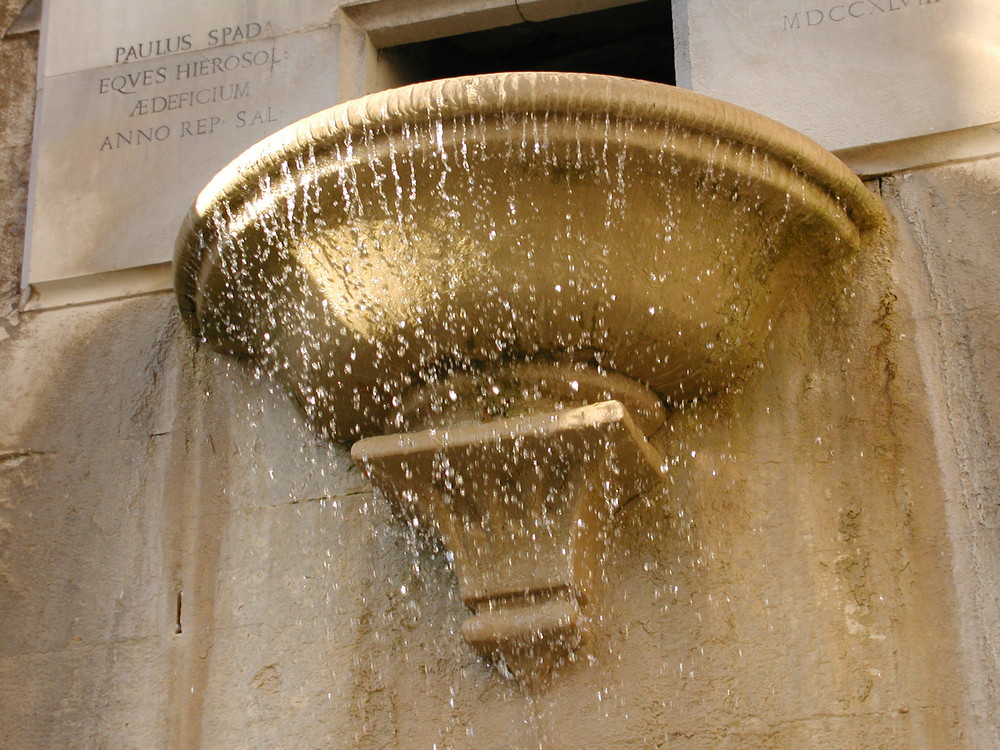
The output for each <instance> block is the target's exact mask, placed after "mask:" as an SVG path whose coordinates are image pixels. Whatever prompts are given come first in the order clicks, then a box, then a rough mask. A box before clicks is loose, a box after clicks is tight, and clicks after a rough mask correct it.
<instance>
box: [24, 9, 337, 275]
mask: <svg viewBox="0 0 1000 750" xmlns="http://www.w3.org/2000/svg"><path fill="white" fill-rule="evenodd" d="M172 12H173V11H172ZM336 59H337V38H336V35H335V34H333V33H332V32H331V31H330V30H328V29H322V30H319V31H313V32H308V33H301V34H291V35H287V36H282V37H279V38H271V39H256V40H253V41H250V42H246V43H242V44H238V45H228V46H225V47H222V48H220V49H218V50H216V51H211V52H202V51H193V52H184V53H181V54H178V55H170V56H168V57H164V58H158V59H156V60H153V61H138V62H128V63H122V64H119V65H112V66H110V67H101V68H93V69H90V70H85V71H82V72H78V73H68V74H66V75H60V76H57V77H53V78H48V79H46V82H45V85H44V89H43V91H42V93H41V95H40V98H39V115H38V117H39V120H38V137H37V143H36V146H35V147H36V150H37V158H36V164H35V167H34V172H33V180H34V184H35V194H34V201H33V204H32V207H31V215H30V217H29V225H30V227H31V230H30V232H31V239H30V247H29V251H28V257H29V261H28V262H29V279H30V281H31V282H32V283H38V282H44V281H51V280H55V279H63V278H68V277H76V276H84V275H89V274H96V273H102V272H106V271H114V270H118V269H123V268H134V267H138V266H145V265H150V264H155V263H163V262H166V261H169V260H170V259H171V258H172V256H173V242H174V238H175V236H176V233H177V227H178V225H179V223H180V220H181V218H182V217H183V215H184V211H185V210H186V209H187V207H188V206H189V205H190V204H191V203H192V201H193V200H194V199H195V197H196V195H197V193H198V191H199V190H200V188H201V186H202V185H204V184H205V183H206V182H207V181H208V179H209V178H210V177H211V176H212V175H213V174H214V173H215V172H216V171H218V170H219V169H220V168H222V167H223V166H224V165H225V164H226V163H227V162H228V161H229V160H231V159H233V158H234V157H235V156H237V155H238V154H239V153H240V152H241V151H242V150H243V149H245V148H247V147H248V146H250V145H251V144H253V143H255V142H257V141H258V140H261V139H262V138H264V137H265V136H267V135H269V134H271V133H272V132H274V131H275V130H276V129H278V128H280V127H282V126H284V125H287V124H288V123H291V122H294V121H296V120H298V119H299V118H301V117H304V116H305V115H307V114H310V113H312V112H314V111H315V110H317V109H321V108H323V107H324V106H329V105H331V104H333V103H334V102H335V101H336V92H337V75H336V73H335V67H334V66H335V63H336Z"/></svg>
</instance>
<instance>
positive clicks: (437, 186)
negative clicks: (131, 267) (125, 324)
mask: <svg viewBox="0 0 1000 750" xmlns="http://www.w3.org/2000/svg"><path fill="white" fill-rule="evenodd" d="M881 215H882V213H881V208H880V206H879V204H878V202H877V201H876V199H875V198H874V197H873V196H872V195H871V194H870V193H869V192H868V191H867V190H866V189H865V188H864V186H863V185H862V184H861V182H860V181H859V180H858V178H857V177H856V176H855V175H854V174H852V173H851V172H850V171H849V170H848V169H847V168H846V167H845V166H844V165H843V164H842V163H841V162H839V161H838V160H837V159H836V158H834V157H833V156H832V155H830V154H829V153H827V152H826V151H824V150H823V149H822V148H820V147H819V146H817V145H816V144H815V143H813V142H812V141H810V140H808V139H807V138H805V137H804V136H802V135H800V134H798V133H796V132H794V131H791V130H789V129H788V128H785V127H783V126H781V125H779V124H777V123H775V122H773V121H771V120H768V119H766V118H764V117H761V116H759V115H756V114H753V113H751V112H749V111H747V110H744V109H741V108H739V107H736V106H733V105H730V104H726V103H723V102H719V101H716V100H713V99H710V98H707V97H704V96H700V95H698V94H694V93H692V92H689V91H685V90H681V89H677V88H673V87H670V86H664V85H660V84H654V83H648V82H642V81H635V80H628V79H621V78H612V77H606V76H595V75H577V74H562V73H505V74H496V75H486V76H475V77H468V78H455V79H449V80H444V81H433V82H429V83H421V84H417V85H414V86H409V87H406V88H402V89H395V90H390V91H385V92H381V93H378V94H373V95H370V96H367V97H364V98H362V99H358V100H356V101H352V102H347V103H345V104H341V105H338V106H336V107H333V108H331V109H328V110H325V111H323V112H319V113H318V114H316V115H313V116H311V117H309V118H306V119H305V120H302V121H300V122H298V123H296V124H294V125H291V126H289V127H287V128H285V129H284V130H281V131H280V132H278V133H276V134H275V135H274V136H272V137H270V138H268V139H267V140H265V141H263V142H261V143H260V144H258V145H257V146H255V147H253V148H251V149H250V150H248V151H247V152H246V153H244V154H243V155H242V156H240V157H239V158H238V159H236V160H235V161H233V162H232V163H231V164H230V165H229V166H227V167H226V168H225V169H224V170H222V172H220V173H219V175H218V176H217V177H216V178H215V179H214V180H213V181H212V182H211V183H210V184H209V185H208V186H207V187H206V188H205V190H204V191H202V193H201V194H200V195H199V197H198V199H197V201H196V203H195V205H194V207H193V208H192V210H191V212H190V214H189V215H188V217H187V219H186V221H185V223H184V226H183V228H182V230H181V232H180V235H179V237H178V241H177V251H176V289H177V294H178V297H179V300H180V306H181V310H182V312H183V315H184V317H185V319H186V321H187V324H188V325H189V327H190V328H191V329H192V331H193V332H194V333H195V334H196V335H197V336H199V337H201V338H202V339H203V340H205V341H207V342H208V343H209V344H211V345H212V346H213V347H214V348H216V349H219V350H222V351H226V352H230V353H234V354H237V355H241V356H247V357H250V358H252V359H253V360H254V361H255V362H256V363H257V365H258V366H259V367H260V368H262V369H263V370H264V371H265V372H267V373H269V374H270V375H271V376H272V377H273V378H274V379H275V380H277V381H278V382H279V383H280V384H281V385H282V386H283V387H284V388H285V389H286V390H287V391H288V392H289V393H290V394H292V395H293V396H294V398H296V399H297V400H298V402H299V403H300V404H301V405H302V407H303V408H304V409H305V411H306V413H307V414H308V415H309V417H310V418H311V420H312V421H313V422H314V424H315V425H316V426H317V428H318V429H320V430H322V431H323V432H325V433H326V434H328V435H330V436H332V437H333V438H335V439H339V440H349V439H352V438H357V437H365V436H372V435H380V434H383V433H385V432H400V431H403V430H411V429H420V428H423V427H427V426H428V425H429V424H433V421H434V420H433V418H432V417H433V415H431V416H428V414H429V413H432V412H433V413H438V412H443V411H446V410H447V408H448V402H449V399H451V400H455V399H457V398H458V396H461V395H463V394H462V393H456V389H452V388H450V387H449V386H448V383H449V381H450V379H453V378H457V379H459V380H461V382H463V383H465V384H468V382H469V381H470V378H471V379H472V380H476V379H477V378H478V379H479V380H478V381H477V385H476V386H475V387H474V388H473V389H472V391H473V392H475V393H476V394H478V395H477V397H476V399H475V400H476V404H474V405H472V406H471V407H469V408H467V409H466V410H465V412H464V413H463V414H464V415H463V417H462V418H463V419H466V418H473V419H474V418H476V417H475V413H478V412H481V413H482V416H483V418H489V417H492V416H495V415H496V414H495V413H494V412H500V413H503V414H506V411H507V410H508V408H509V402H510V399H508V400H506V401H504V400H503V398H501V397H502V396H503V394H502V393H500V391H501V386H502V387H504V388H506V387H515V388H517V389H520V390H521V394H520V396H521V397H523V398H527V399H528V400H531V398H532V395H531V394H528V393H527V391H526V390H525V386H524V384H523V379H519V378H517V377H513V378H510V377H505V376H498V378H499V379H498V380H496V381H494V380H492V379H491V378H492V377H493V376H492V375H490V373H494V372H501V371H504V368H509V367H510V366H511V363H514V364H515V365H517V366H521V365H523V366H525V367H535V368H542V369H543V370H545V369H546V368H548V369H547V370H546V371H547V372H549V373H550V378H551V380H552V381H559V382H558V383H555V384H554V385H552V386H551V387H549V386H545V385H543V386H542V388H541V390H542V391H546V392H548V391H560V392H561V391H565V390H566V389H567V387H569V386H572V387H573V388H576V387H577V379H576V377H575V375H574V373H576V372H584V371H585V372H586V373H588V377H589V380H587V379H586V378H581V379H580V380H581V381H586V382H588V383H591V382H592V381H593V379H594V378H595V377H596V378H600V377H603V376H605V375H607V376H608V377H610V378H613V377H624V378H627V379H630V380H632V381H638V383H641V384H642V385H643V386H644V387H645V388H647V389H649V390H650V391H651V392H652V393H654V394H656V395H657V396H658V397H659V398H660V399H662V400H663V401H664V402H665V403H667V404H671V403H677V402H680V401H684V400H686V399H691V398H694V397H700V396H705V395H708V394H710V393H712V392H715V391H718V390H720V389H723V388H725V387H726V385H727V384H728V383H729V382H731V381H732V380H733V378H737V377H739V376H740V375H741V374H742V373H743V372H744V371H746V370H747V368H748V367H750V366H751V365H752V364H753V362H754V361H755V358H756V357H757V356H758V355H759V352H760V349H761V345H762V343H763V341H764V339H765V338H766V335H767V331H768V328H769V323H770V320H771V318H772V317H773V316H774V315H775V314H776V312H777V309H778V307H779V306H780V303H781V301H782V299H783V298H784V297H785V296H787V295H788V294H790V293H793V292H794V290H795V288H796V287H797V286H801V281H802V279H803V278H805V277H807V276H808V275H810V274H816V273H824V272H826V269H829V268H831V267H832V264H836V263H839V262H841V261H842V259H843V258H845V257H846V256H848V255H849V254H850V253H851V252H853V251H854V250H855V249H857V248H858V247H859V245H860V244H861V242H862V240H863V237H864V235H865V233H866V232H869V231H871V230H872V229H874V228H875V227H876V226H877V225H878V223H879V217H880V216H881ZM544 381H545V378H544V377H543V378H541V381H540V382H543V383H544ZM495 382H496V383H500V385H495V384H494V383H495ZM442 383H443V384H444V387H442ZM511 383H514V384H515V385H514V386H510V384H511ZM477 389H478V390H477ZM458 390H460V389H458ZM597 390H598V391H600V390H601V389H600V388H599V387H598V388H597ZM466 391H468V388H466ZM491 392H492V393H494V394H496V395H497V396H498V403H499V405H498V406H496V409H495V410H493V411H491V409H493V407H492V406H491V405H490V404H489V403H488V402H489V397H490V393H491ZM428 393H431V394H432V395H433V396H434V398H436V399H437V403H438V405H439V408H437V411H436V412H435V408H430V410H429V411H428V407H427V403H428V398H429V397H428ZM465 395H468V392H467V393H466V394H465ZM535 395H536V396H538V397H539V398H541V397H542V396H544V395H545V394H535ZM484 397H485V398H484ZM608 398H618V392H617V390H616V389H615V388H614V387H609V388H608V389H607V390H606V392H602V393H596V392H595V395H594V398H593V399H591V400H592V401H601V400H605V399H608ZM513 400H514V401H517V400H518V398H514V399H513ZM619 400H626V399H623V398H619ZM413 404H419V408H417V407H414V406H413ZM470 414H472V415H473V416H472V417H470V416H469V415H470Z"/></svg>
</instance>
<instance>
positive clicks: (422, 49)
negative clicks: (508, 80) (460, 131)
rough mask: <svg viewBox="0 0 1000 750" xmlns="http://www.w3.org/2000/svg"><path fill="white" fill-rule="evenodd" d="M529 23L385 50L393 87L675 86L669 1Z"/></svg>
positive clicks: (382, 57)
mask: <svg viewBox="0 0 1000 750" xmlns="http://www.w3.org/2000/svg"><path fill="white" fill-rule="evenodd" d="M530 13H531V11H530V10H522V11H521V15H522V17H523V18H525V20H524V22H522V23H519V24H515V25H513V26H502V27H499V28H494V29H488V30H486V31H476V32H472V33H469V34H460V35H457V36H450V37H444V38H440V39H431V40H429V41H425V42H417V43H414V44H404V45H400V46H397V47H386V48H383V49H381V50H379V65H380V68H381V69H382V71H383V75H384V77H385V78H386V80H387V81H391V83H392V85H403V84H407V83H417V82H419V81H429V80H433V79H437V78H451V77H454V76H461V75H475V74H480V73H501V72H506V71H517V70H527V71H532V70H534V71H543V70H544V71H556V72H565V73H603V74H605V75H616V76H624V77H626V78H640V79H644V80H648V81H656V82H658V83H669V84H674V83H676V74H675V71H674V42H673V26H672V22H671V14H670V3H669V2H668V0H644V1H643V2H638V3H631V4H628V5H622V6H619V7H616V8H609V9H606V10H598V11H593V12H590V13H580V14H578V15H572V16H564V17H561V18H553V19H549V20H543V21H532V20H531V18H530Z"/></svg>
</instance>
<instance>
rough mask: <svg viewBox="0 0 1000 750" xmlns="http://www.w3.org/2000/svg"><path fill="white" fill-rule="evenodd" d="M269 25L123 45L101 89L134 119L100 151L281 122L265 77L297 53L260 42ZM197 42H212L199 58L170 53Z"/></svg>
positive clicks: (107, 137)
mask: <svg viewBox="0 0 1000 750" xmlns="http://www.w3.org/2000/svg"><path fill="white" fill-rule="evenodd" d="M265 28H266V26H265V25H264V24H260V23H256V22H253V23H246V24H241V25H238V26H223V27H220V28H215V29H209V30H207V31H206V32H204V36H203V37H202V38H200V39H198V38H197V36H196V35H195V34H193V33H192V34H180V35H177V36H174V37H171V38H168V39H154V40H150V41H143V42H135V43H132V44H126V45H122V46H119V47H115V49H114V59H115V63H116V65H117V66H120V67H113V68H112V69H111V72H109V74H108V75H106V76H103V77H101V78H100V79H99V80H98V82H97V91H96V95H97V96H99V97H102V98H103V97H110V98H113V99H115V100H116V101H115V107H114V108H115V110H116V111H119V112H121V113H122V116H123V117H127V120H126V121H124V122H122V123H121V124H115V125H112V127H111V128H110V129H109V131H108V132H106V133H105V134H104V135H103V136H102V137H101V139H100V143H99V144H97V145H98V150H99V151H101V152H105V151H117V150H119V149H124V148H134V147H137V146H150V145H154V144H157V143H162V142H164V141H168V140H171V139H176V138H192V137H197V136H206V135H211V134H212V133H215V132H217V131H219V130H220V129H223V128H246V127H252V126H257V125H267V124H270V123H275V122H277V121H278V117H277V116H276V113H275V112H274V111H273V110H272V108H271V107H270V106H269V105H268V103H267V91H266V86H264V85H262V83H261V82H262V81H263V80H264V79H265V78H266V76H267V75H268V73H269V72H270V71H271V70H272V69H273V68H274V67H275V66H276V65H280V64H281V63H282V62H283V61H284V60H286V59H288V57H289V54H288V53H287V52H283V51H279V49H278V46H277V43H276V42H274V41H270V42H268V41H264V40H258V37H260V36H261V35H262V34H263V32H264V30H265ZM255 40H256V41H255ZM196 41H198V42H203V43H204V44H203V46H204V47H205V48H206V49H205V50H204V51H203V52H202V53H200V55H199V56H198V57H197V58H195V59H191V57H190V55H185V56H184V59H182V60H181V61H177V60H171V59H170V58H171V56H176V55H178V54H179V53H183V52H186V51H188V50H190V49H191V48H192V46H193V45H194V43H195V42H196ZM191 54H196V53H191ZM157 58H159V59H157ZM142 61H147V64H146V65H145V66H144V67H140V66H139V65H138V63H141V62H142ZM233 78H236V79H237V80H235V81H234V80H232V79H233ZM171 113H180V114H179V116H173V115H172V114H171ZM165 116H166V119H164V118H165Z"/></svg>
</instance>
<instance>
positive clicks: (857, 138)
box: [674, 0, 1000, 150]
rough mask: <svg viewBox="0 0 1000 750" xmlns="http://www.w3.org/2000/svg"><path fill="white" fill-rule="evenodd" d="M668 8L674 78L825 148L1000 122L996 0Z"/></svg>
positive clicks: (705, 2)
mask: <svg viewBox="0 0 1000 750" xmlns="http://www.w3.org/2000/svg"><path fill="white" fill-rule="evenodd" d="M674 12H675V23H676V24H677V26H678V35H677V36H678V41H679V43H680V44H679V46H680V48H681V53H682V54H681V56H682V59H681V60H680V64H679V65H678V70H679V77H680V78H681V80H680V83H681V84H682V85H689V86H690V87H691V88H693V89H694V90H696V91H700V92H703V93H705V94H709V95H710V96H715V97H718V98H720V99H725V100H727V101H730V102H733V103H735V104H740V105H742V106H744V107H748V108H749V109H752V110H755V111H756V112H760V113H762V114H764V115H767V116H769V117H772V118H774V119H775V120H778V121H779V122H782V123H784V124H786V125H789V126H790V127H792V128H795V129H796V130H799V131H801V132H803V133H805V134H806V135H808V136H810V137H812V138H814V139H815V140H817V141H818V142H819V143H820V144H821V145H823V146H825V147H826V148H828V149H831V150H833V149H843V148H850V147H857V146H864V145H868V144H873V143H883V142H886V141H895V140H899V139H903V138H912V137H915V136H921V135H927V134H931V133H939V132H943V131H949V130H956V129H959V128H967V127H972V126H978V125H984V124H987V123H992V122H997V121H998V120H1000V54H998V50H1000V2H997V0H826V1H825V2H822V1H821V0H742V1H741V2H732V0H686V2H685V1H684V0H682V2H681V3H680V4H678V3H675V9H674ZM684 58H686V59H684Z"/></svg>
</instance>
